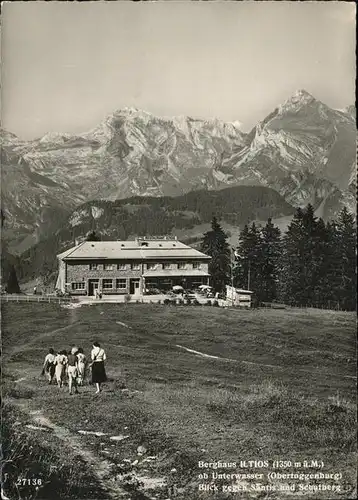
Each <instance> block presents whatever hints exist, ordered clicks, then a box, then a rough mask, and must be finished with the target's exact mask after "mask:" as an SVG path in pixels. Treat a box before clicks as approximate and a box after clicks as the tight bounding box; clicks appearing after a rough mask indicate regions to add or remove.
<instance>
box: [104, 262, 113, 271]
mask: <svg viewBox="0 0 358 500" xmlns="http://www.w3.org/2000/svg"><path fill="white" fill-rule="evenodd" d="M103 269H104V270H105V271H113V264H104V266H103Z"/></svg>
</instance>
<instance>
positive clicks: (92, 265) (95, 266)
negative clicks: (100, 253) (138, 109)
mask: <svg viewBox="0 0 358 500" xmlns="http://www.w3.org/2000/svg"><path fill="white" fill-rule="evenodd" d="M97 269H98V264H96V263H94V262H91V264H90V265H89V270H90V271H97Z"/></svg>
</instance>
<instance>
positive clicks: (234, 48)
mask: <svg viewBox="0 0 358 500" xmlns="http://www.w3.org/2000/svg"><path fill="white" fill-rule="evenodd" d="M2 8H3V14H2V35H1V58H2V67H1V80H2V88H1V103H2V109H1V121H2V127H3V128H5V129H6V130H8V131H10V132H13V133H15V134H17V135H18V136H19V137H21V138H24V139H31V138H35V137H39V136H41V135H44V134H45V133H47V132H67V133H80V132H84V131H86V130H89V129H91V128H93V127H95V126H96V125H98V124H99V122H100V121H101V120H103V119H104V118H105V117H106V116H107V115H108V114H110V113H112V112H114V111H115V110H117V109H120V108H123V107H126V106H127V107H131V106H134V107H137V108H140V109H144V110H146V111H149V112H151V113H153V114H156V115H159V116H174V115H189V116H193V117H199V118H207V119H210V118H219V119H221V120H225V121H239V122H241V123H242V128H243V130H249V129H250V128H251V127H252V126H253V125H254V124H255V123H257V122H258V121H259V120H262V119H263V118H264V117H265V116H266V115H267V114H268V113H270V112H271V111H272V109H274V108H275V107H276V106H277V105H278V104H280V103H282V102H284V101H285V100H286V99H288V98H289V97H290V96H291V95H292V94H293V93H294V92H295V91H296V90H298V89H305V90H307V91H308V92H310V93H311V94H312V95H314V96H315V97H316V98H317V99H319V100H321V101H323V102H325V103H326V104H328V105H329V106H331V107H334V108H338V109H340V108H344V107H346V106H348V105H350V104H353V103H354V100H355V66H354V64H355V20H354V19H355V6H354V4H352V3H346V2H229V1H217V2H189V1H171V2H168V1H166V2H164V1H162V2H160V1H158V2H127V1H120V2H23V3H22V2H9V3H7V2H5V3H3V5H2Z"/></svg>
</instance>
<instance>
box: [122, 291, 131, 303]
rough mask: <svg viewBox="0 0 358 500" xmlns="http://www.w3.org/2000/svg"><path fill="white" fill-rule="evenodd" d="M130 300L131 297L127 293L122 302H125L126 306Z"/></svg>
mask: <svg viewBox="0 0 358 500" xmlns="http://www.w3.org/2000/svg"><path fill="white" fill-rule="evenodd" d="M130 300H131V296H130V295H129V294H128V293H127V294H126V295H125V296H124V302H125V303H126V304H128V302H130Z"/></svg>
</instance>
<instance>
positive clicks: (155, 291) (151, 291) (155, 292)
mask: <svg viewBox="0 0 358 500" xmlns="http://www.w3.org/2000/svg"><path fill="white" fill-rule="evenodd" d="M145 293H146V294H147V295H160V294H161V293H162V292H161V291H160V290H159V288H154V287H153V288H152V287H150V288H147V289H146V290H145Z"/></svg>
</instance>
